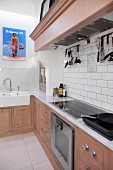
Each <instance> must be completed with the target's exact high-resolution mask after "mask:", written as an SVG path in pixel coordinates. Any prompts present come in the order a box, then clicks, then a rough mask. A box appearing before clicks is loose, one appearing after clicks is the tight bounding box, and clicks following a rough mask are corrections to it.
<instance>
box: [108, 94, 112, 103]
mask: <svg viewBox="0 0 113 170" xmlns="http://www.w3.org/2000/svg"><path fill="white" fill-rule="evenodd" d="M108 103H110V104H113V97H110V96H108Z"/></svg>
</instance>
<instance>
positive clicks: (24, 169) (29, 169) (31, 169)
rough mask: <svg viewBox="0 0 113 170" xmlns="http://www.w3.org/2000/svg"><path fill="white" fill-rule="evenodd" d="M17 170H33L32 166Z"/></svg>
mask: <svg viewBox="0 0 113 170" xmlns="http://www.w3.org/2000/svg"><path fill="white" fill-rule="evenodd" d="M18 170H34V169H33V167H32V166H29V167H25V168H21V169H18Z"/></svg>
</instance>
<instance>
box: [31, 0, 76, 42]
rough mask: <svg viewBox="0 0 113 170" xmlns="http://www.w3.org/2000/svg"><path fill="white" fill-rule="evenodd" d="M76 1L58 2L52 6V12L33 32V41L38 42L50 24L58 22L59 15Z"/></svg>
mask: <svg viewBox="0 0 113 170" xmlns="http://www.w3.org/2000/svg"><path fill="white" fill-rule="evenodd" d="M73 1H75V0H57V1H55V3H54V4H53V5H52V7H51V8H50V10H49V11H48V12H47V14H46V15H45V16H44V17H43V18H42V20H41V21H40V23H39V24H38V25H37V26H36V28H35V29H34V30H33V32H32V33H31V34H30V37H31V39H32V40H34V41H35V40H36V39H37V38H38V37H39V36H40V34H42V33H43V32H44V31H45V30H46V29H47V28H48V27H49V25H50V24H52V23H53V22H54V20H56V19H57V18H58V17H59V15H61V14H62V12H63V11H64V10H66V8H67V7H69V5H70V4H71V3H72V2H73Z"/></svg>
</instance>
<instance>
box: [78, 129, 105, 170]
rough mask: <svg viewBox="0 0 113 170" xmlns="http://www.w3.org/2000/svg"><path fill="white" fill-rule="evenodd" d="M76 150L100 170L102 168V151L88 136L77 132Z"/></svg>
mask: <svg viewBox="0 0 113 170" xmlns="http://www.w3.org/2000/svg"><path fill="white" fill-rule="evenodd" d="M78 148H79V150H80V151H81V152H82V153H83V154H84V157H87V158H88V159H89V160H90V161H92V162H93V163H94V164H95V165H96V166H97V167H99V168H100V169H102V168H103V162H104V150H103V148H102V147H99V143H98V142H97V141H95V140H93V138H92V137H90V136H89V135H87V134H85V133H83V132H81V131H79V136H78Z"/></svg>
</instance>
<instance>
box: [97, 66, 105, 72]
mask: <svg viewBox="0 0 113 170" xmlns="http://www.w3.org/2000/svg"><path fill="white" fill-rule="evenodd" d="M97 72H100V73H103V72H107V66H97Z"/></svg>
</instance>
